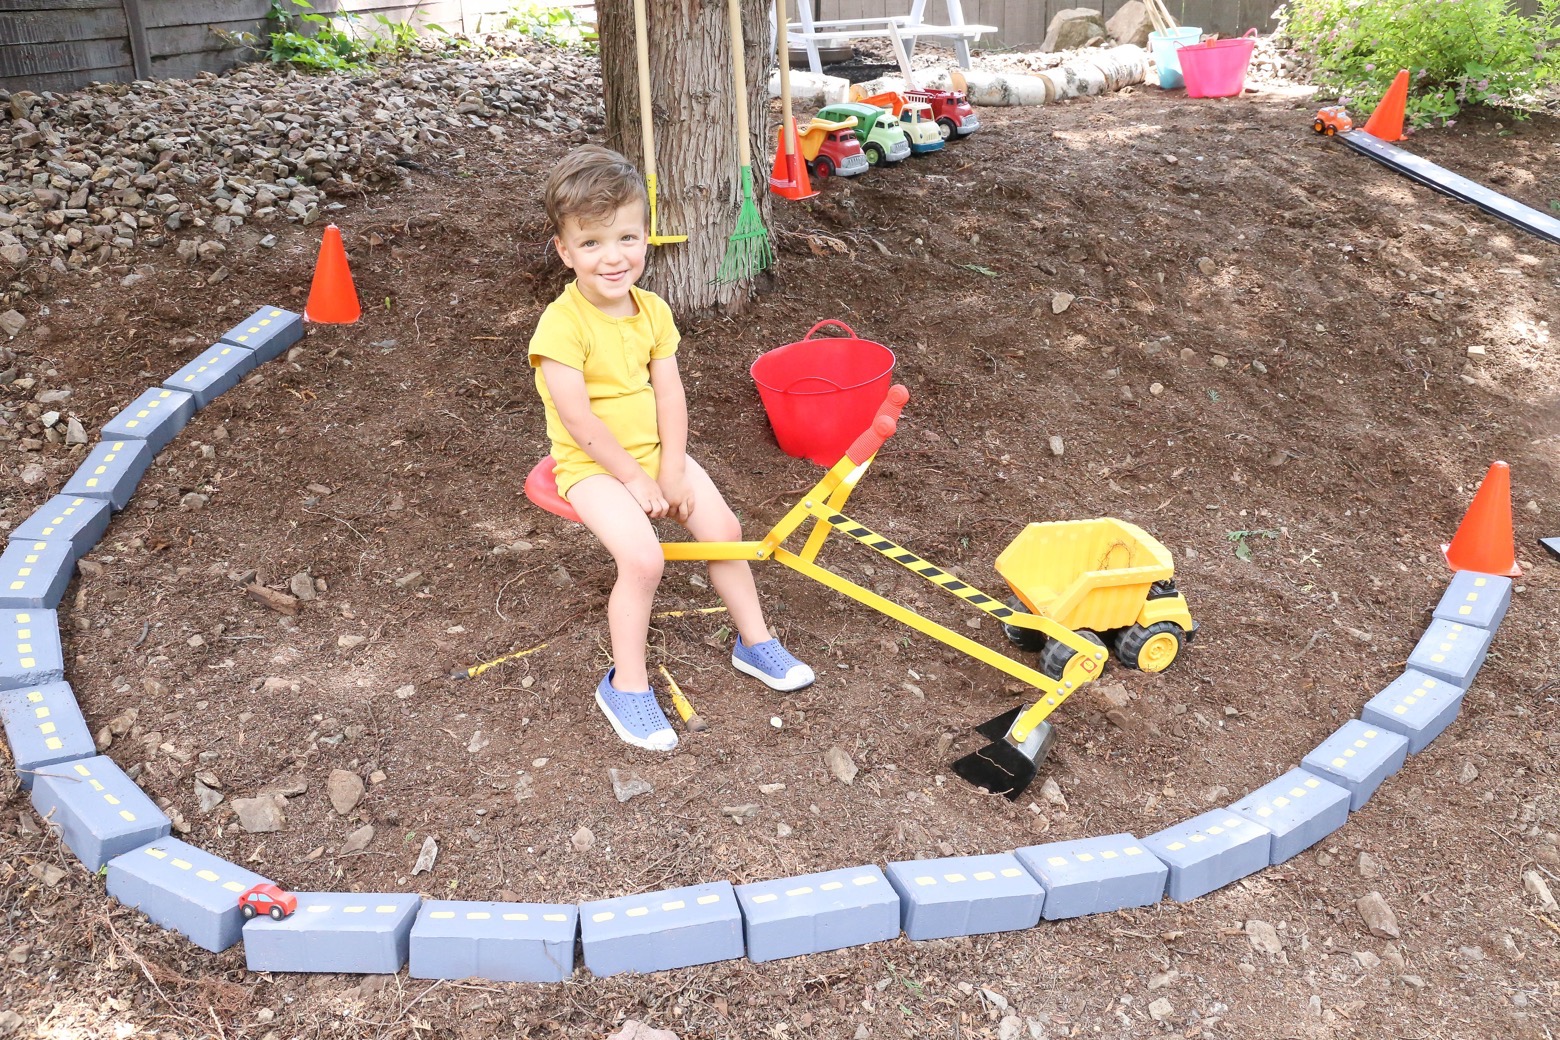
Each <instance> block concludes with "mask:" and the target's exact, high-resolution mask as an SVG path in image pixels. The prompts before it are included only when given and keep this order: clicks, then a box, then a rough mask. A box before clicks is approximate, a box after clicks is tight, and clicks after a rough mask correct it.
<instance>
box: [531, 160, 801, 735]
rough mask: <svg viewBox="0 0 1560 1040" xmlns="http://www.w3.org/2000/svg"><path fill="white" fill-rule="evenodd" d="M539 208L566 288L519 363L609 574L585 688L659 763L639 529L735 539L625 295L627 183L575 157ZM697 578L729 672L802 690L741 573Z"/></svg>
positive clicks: (639, 255)
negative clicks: (719, 604) (672, 525)
mask: <svg viewBox="0 0 1560 1040" xmlns="http://www.w3.org/2000/svg"><path fill="white" fill-rule="evenodd" d="M546 201H547V216H548V219H549V220H550V221H551V223H552V226H553V228H554V229H555V230H556V232H557V233H556V234H555V235H554V237H553V240H552V244H553V247H554V248H555V249H557V250H558V256H559V258H560V259H562V260H563V263H564V265H565V266H566V267H568V268H569V269H571V270H572V271H573V272H574V281H572V282H570V283H569V284H568V285H567V286H565V287H564V290H563V294H562V295H561V296H559V297H558V298H557V299H556V300H554V301H553V302H552V303H551V304H549V305H548V307H547V310H546V311H545V312H543V314H542V317H541V320H540V321H538V322H537V325H536V333H535V335H534V336H532V337H531V348H530V351H531V365H532V366H533V367H534V368H535V369H536V389H537V392H538V393H539V394H541V397H542V403H543V404H544V405H545V406H546V408H547V436H548V437H549V438H551V440H552V456H553V458H554V460H556V462H557V481H558V492H559V494H561V495H562V496H563V497H564V498H566V499H568V501H569V504H570V505H572V506H573V507H574V509H575V511H576V512H578V513H579V515H580V519H581V520H583V521H584V522H585V526H586V527H588V528H590V531H591V533H592V534H594V535H595V536H596V537H597V538H599V539H600V540H601V544H602V545H604V546H606V549H607V551H608V552H609V553H611V554H612V559H613V561H614V562H615V563H616V564H617V583H616V584H615V585H613V587H612V596H611V598H610V599H608V600H607V626H608V628H609V630H610V632H611V636H612V661H613V667H612V668H610V669H609V670H608V671H607V674H606V676H605V677H604V678H603V679H602V680H601V683H600V684H599V685H598V686H597V687H596V703H597V705H599V706H600V708H601V710H602V712H603V713H604V714H605V715H606V716H607V721H608V722H610V723H611V724H612V728H613V730H614V731H616V732H617V735H618V736H619V737H620V738H622V739H623V740H624V741H626V742H627V743H629V744H633V745H634V746H635V747H642V748H648V749H650V750H653V751H669V750H671V749H672V748H674V747H676V746H677V734H676V733H674V732H673V731H672V727H671V724H670V723H669V722H668V721H667V719H666V715H665V713H663V712H662V711H661V708H660V706H659V705H658V704H657V703H656V699H655V694H654V692H652V690H651V688H650V677H649V674H648V672H647V671H646V666H645V641H646V639H647V638H648V636H649V632H650V609H651V604H652V602H653V600H654V598H655V590H656V586H657V585H658V584H659V583H660V581H661V568H662V562H663V561H662V557H661V548H660V543H659V541H658V539H657V538H656V534H655V531H654V529H653V528H652V527H651V524H650V521H651V519H652V518H659V517H671V518H673V519H675V520H677V521H678V522H679V523H681V524H682V525H683V526H684V527H686V528H687V529H688V531H689V533H690V534H692V535H693V537H694V538H697V539H699V540H700V541H721V542H725V541H738V540H740V539H741V537H742V528H741V525H740V524H739V523H738V522H737V518H736V516H735V515H734V514H733V513H732V511H731V509H730V507H729V506H727V505H726V502H725V500H724V499H723V498H721V495H720V492H719V491H718V490H716V488H715V485H714V484H713V483H711V481H710V478H709V476H708V475H707V474H706V473H705V472H704V470H703V468H702V467H700V466H699V464H698V463H697V462H695V461H694V460H693V458H692V457H691V456H689V454H688V452H687V444H688V407H687V402H686V400H685V399H684V397H683V386H682V379H681V377H680V376H679V375H678V372H677V357H676V354H677V343H678V340H679V339H680V336H679V334H678V332H677V326H676V324H675V323H674V322H673V320H672V312H671V309H670V308H668V307H667V305H666V303H665V302H664V301H662V300H661V298H660V297H659V296H656V295H655V294H654V293H650V292H646V291H645V290H643V289H639V288H636V287H635V285H634V283H635V282H637V281H638V280H639V277H640V275H641V274H643V273H644V269H645V251H646V248H647V245H648V243H647V241H646V238H647V234H648V228H647V226H646V225H647V221H648V206H649V203H648V199H647V197H646V195H645V187H644V183H643V182H642V181H641V180H640V178H639V172H638V171H637V170H635V169H634V167H633V166H632V165H630V164H629V162H628V160H627V159H624V158H623V157H622V156H621V155H619V154H618V153H616V152H614V151H611V150H609V149H606V148H602V147H600V146H598V145H585V146H583V147H580V148H576V149H575V150H574V151H572V152H570V153H569V154H568V155H567V156H566V157H565V158H564V160H563V161H562V162H561V163H559V164H558V166H557V167H555V168H554V169H553V172H552V176H551V177H549V178H548V181H547V194H546ZM709 569H710V582H711V584H713V585H714V586H715V591H716V592H718V593H719V594H720V597H721V599H722V600H724V601H725V603H726V606H727V608H728V609H729V610H730V611H731V618H732V621H733V622H734V623H735V625H736V629H737V632H738V636H737V642H736V645H735V647H734V648H733V649H732V652H731V663H732V665H733V666H734V667H735V668H736V669H737V670H738V671H742V672H746V673H747V674H748V675H751V676H754V677H756V678H758V679H760V680H761V681H763V682H764V683H765V684H766V685H768V686H769V688H770V689H773V690H782V691H784V690H798V689H801V688H802V687H804V686H806V685H808V684H809V683H811V682H812V681H813V671H812V669H811V668H809V667H807V666H806V665H805V664H802V663H801V662H800V661H798V660H797V659H796V658H794V657H792V656H791V654H790V653H789V652H788V651H787V650H786V649H785V647H783V646H781V645H780V641H779V640H777V639H775V638H774V637H773V636H772V635H771V634H770V631H769V627H768V625H767V624H766V623H765V621H764V613H763V610H762V609H761V608H760V607H759V603H758V590H757V589H756V588H755V587H754V585H753V573H752V571H751V570H750V569H749V568H748V565H747V563H746V561H743V560H719V561H711V562H710V564H709Z"/></svg>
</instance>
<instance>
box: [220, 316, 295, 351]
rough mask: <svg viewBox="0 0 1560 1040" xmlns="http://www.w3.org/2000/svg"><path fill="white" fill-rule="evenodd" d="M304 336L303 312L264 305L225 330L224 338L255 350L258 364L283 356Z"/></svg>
mask: <svg viewBox="0 0 1560 1040" xmlns="http://www.w3.org/2000/svg"><path fill="white" fill-rule="evenodd" d="M302 338H303V315H301V314H295V313H293V312H292V311H284V310H282V309H281V308H280V307H261V308H260V309H259V310H257V311H255V312H254V313H253V314H251V315H250V316H249V317H247V318H245V319H244V320H243V321H241V322H239V323H238V324H237V325H234V326H233V327H232V328H231V329H228V330H227V331H226V332H224V333H223V334H222V342H224V343H234V344H237V345H238V346H240V347H247V348H249V349H250V350H252V351H254V352H255V358H256V361H255V363H256V364H257V365H263V364H265V363H266V362H267V361H274V360H275V359H276V358H278V357H281V355H282V352H283V351H285V350H286V349H287V348H288V347H290V346H292V345H293V344H294V343H296V342H298V341H299V340H300V339H302Z"/></svg>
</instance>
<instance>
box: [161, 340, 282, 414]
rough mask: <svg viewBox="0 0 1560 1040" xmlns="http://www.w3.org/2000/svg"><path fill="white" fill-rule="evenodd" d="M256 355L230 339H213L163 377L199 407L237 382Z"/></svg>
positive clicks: (255, 360)
mask: <svg viewBox="0 0 1560 1040" xmlns="http://www.w3.org/2000/svg"><path fill="white" fill-rule="evenodd" d="M258 364H260V359H259V358H258V357H256V356H255V352H254V351H252V350H250V349H249V348H247V347H240V346H238V345H237V344H234V343H213V344H212V345H211V346H209V347H207V348H206V349H205V350H203V351H201V352H200V356H199V357H197V358H196V359H195V360H194V361H191V362H190V363H189V364H187V365H185V366H184V367H183V368H181V369H179V370H178V371H177V372H175V373H174V374H173V375H171V376H169V377H168V378H167V379H164V380H163V386H165V387H167V388H169V389H170V390H183V391H184V392H185V393H187V394H189V395H190V396H191V397H192V398H193V399H194V401H195V408H196V410H199V409H201V408H204V407H206V406H207V405H208V404H210V403H211V402H212V401H215V400H216V399H217V398H218V397H219V396H221V395H222V394H225V393H227V392H228V391H229V390H231V389H233V388H234V387H235V386H237V385H238V381H239V380H240V379H242V378H244V376H246V375H248V374H249V373H250V372H251V371H253V369H254V368H255V366H256V365H258Z"/></svg>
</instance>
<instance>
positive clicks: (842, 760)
mask: <svg viewBox="0 0 1560 1040" xmlns="http://www.w3.org/2000/svg"><path fill="white" fill-rule="evenodd" d="M823 760H824V761H825V762H826V763H828V766H829V772H831V773H833V774H834V779H836V780H838V781H839V782H840V783H842V784H847V785H848V784H852V783H854V782H855V780H856V773H857V772H858V771H859V770H858V769H857V767H856V763H855V762H853V761H851V757H850V756H849V755H848V754H846V753H845V752H844V751H843V750H841V749H840V748H837V747H831V748H830V749H829V750H828V751H826V752H825V753H824V756H823Z"/></svg>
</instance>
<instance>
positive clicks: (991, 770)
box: [953, 708, 1056, 801]
mask: <svg viewBox="0 0 1560 1040" xmlns="http://www.w3.org/2000/svg"><path fill="white" fill-rule="evenodd" d="M1023 711H1024V709H1023V708H1014V709H1013V710H1012V711H1005V712H1003V713H1002V714H1001V715H998V716H997V717H996V718H994V719H992V720H991V721H989V722H986V723H983V724H982V725H980V726H977V727H976V728H975V732H977V733H979V734H980V735H981V736H983V737H985V738H986V739H987V740H988V741H989V743H988V744H986V746H985V747H982V748H979V749H977V750H975V751H973V752H971V753H970V754H968V755H965V756H964V757H963V758H961V759H959V760H958V761H956V762H954V763H953V771H954V772H955V773H957V774H959V776H961V777H963V778H964V779H965V780H968V781H969V782H970V783H972V784H974V785H975V786H976V787H984V788H985V789H986V790H988V791H990V792H991V793H992V794H1000V795H1003V796H1004V797H1006V798H1007V799H1008V800H1009V801H1011V800H1013V799H1015V798H1017V797H1018V796H1019V795H1020V794H1023V793H1024V788H1026V787H1028V786H1029V784H1030V781H1032V780H1034V778H1035V773H1036V772H1037V771H1038V770H1039V768H1040V766H1041V765H1042V764H1044V762H1045V759H1046V756H1047V755H1048V754H1050V752H1051V745H1052V744H1054V743H1056V730H1055V729H1053V728H1052V726H1051V724H1050V723H1049V722H1042V723H1040V725H1038V726H1036V727H1035V728H1034V729H1032V730H1030V731H1029V736H1028V737H1027V738H1025V739H1024V741H1023V742H1022V743H1015V742H1014V741H1013V740H1012V739H1010V736H1009V735H1010V734H1011V733H1012V731H1013V724H1014V723H1016V722H1017V721H1018V717H1019V715H1021V714H1022V713H1023Z"/></svg>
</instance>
